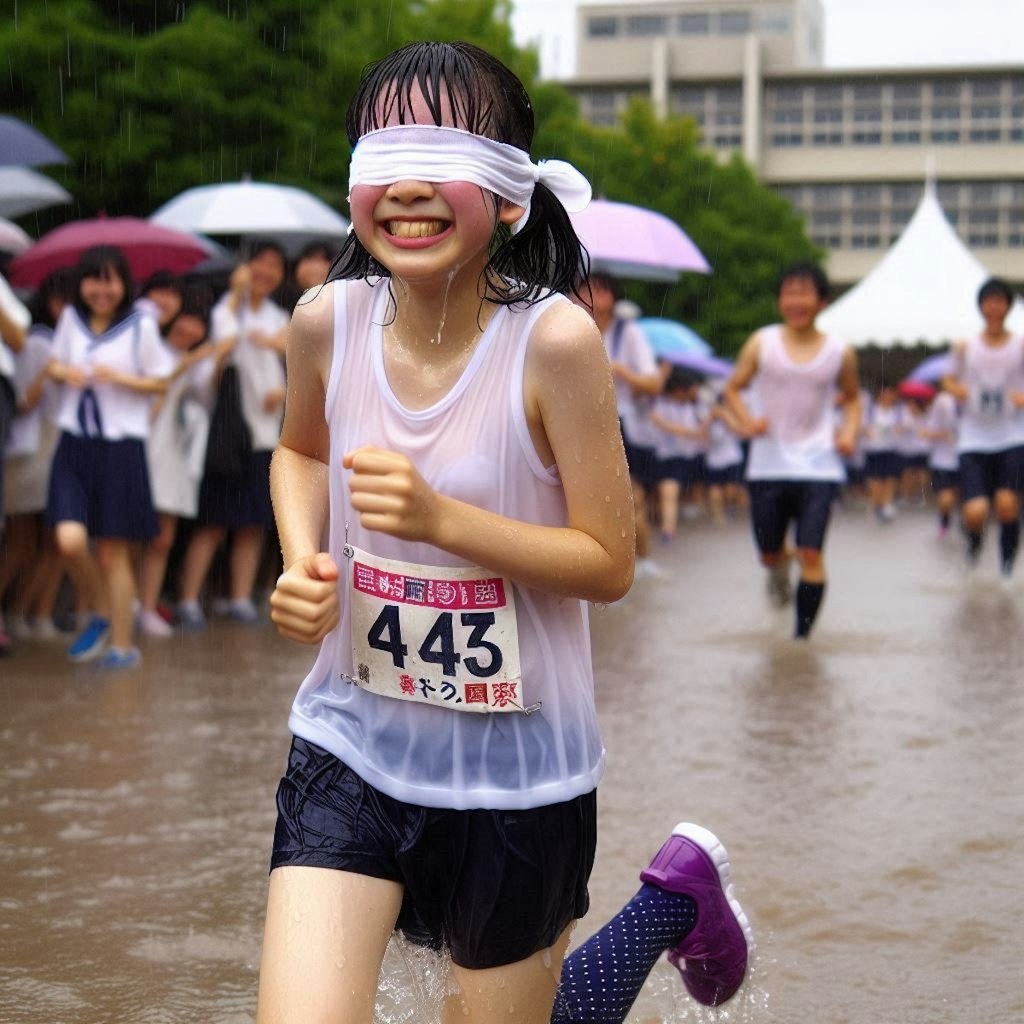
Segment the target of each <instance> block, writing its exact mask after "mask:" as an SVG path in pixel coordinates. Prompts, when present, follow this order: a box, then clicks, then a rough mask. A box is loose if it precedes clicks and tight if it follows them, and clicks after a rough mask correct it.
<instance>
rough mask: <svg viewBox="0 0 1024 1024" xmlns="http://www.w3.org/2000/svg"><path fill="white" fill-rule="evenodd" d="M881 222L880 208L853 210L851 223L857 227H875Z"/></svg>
mask: <svg viewBox="0 0 1024 1024" xmlns="http://www.w3.org/2000/svg"><path fill="white" fill-rule="evenodd" d="M881 223H882V211H881V210H854V211H853V224H854V226H855V227H858V228H876V227H878V225H879V224H881Z"/></svg>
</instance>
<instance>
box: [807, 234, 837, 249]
mask: <svg viewBox="0 0 1024 1024" xmlns="http://www.w3.org/2000/svg"><path fill="white" fill-rule="evenodd" d="M811 240H812V241H813V242H814V244H815V245H816V246H818V247H819V248H820V249H839V248H841V247H842V244H843V238H842V235H825V234H821V235H819V234H813V235H811Z"/></svg>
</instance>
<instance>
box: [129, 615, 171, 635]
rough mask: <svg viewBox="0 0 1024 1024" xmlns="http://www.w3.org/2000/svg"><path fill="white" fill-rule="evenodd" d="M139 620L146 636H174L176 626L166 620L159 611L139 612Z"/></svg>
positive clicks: (140, 627)
mask: <svg viewBox="0 0 1024 1024" xmlns="http://www.w3.org/2000/svg"><path fill="white" fill-rule="evenodd" d="M138 622H139V629H140V630H141V631H142V633H143V635H144V636H157V637H169V636H174V627H173V626H171V625H169V624H168V623H167V622H165V621H164V619H163V618H162V616H161V615H160V614H159V612H154V611H144V612H139V619H138Z"/></svg>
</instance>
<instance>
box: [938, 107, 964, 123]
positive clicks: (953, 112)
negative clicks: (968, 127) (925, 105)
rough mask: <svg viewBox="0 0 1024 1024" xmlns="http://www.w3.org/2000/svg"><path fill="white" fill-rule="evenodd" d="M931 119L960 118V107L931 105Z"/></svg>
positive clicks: (950, 119) (956, 119) (946, 119)
mask: <svg viewBox="0 0 1024 1024" xmlns="http://www.w3.org/2000/svg"><path fill="white" fill-rule="evenodd" d="M932 120H933V121H959V120H960V108H959V107H946V106H943V107H939V106H936V107H933V108H932Z"/></svg>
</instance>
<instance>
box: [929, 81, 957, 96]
mask: <svg viewBox="0 0 1024 1024" xmlns="http://www.w3.org/2000/svg"><path fill="white" fill-rule="evenodd" d="M962 92H963V82H962V81H961V80H960V79H955V80H953V81H946V80H943V79H939V80H938V81H935V82H932V95H933V96H934V97H936V98H937V99H945V100H950V99H956V100H958V99H960V95H961V93H962Z"/></svg>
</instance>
